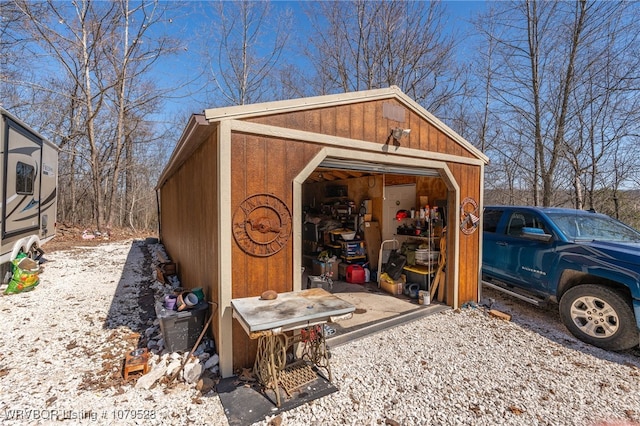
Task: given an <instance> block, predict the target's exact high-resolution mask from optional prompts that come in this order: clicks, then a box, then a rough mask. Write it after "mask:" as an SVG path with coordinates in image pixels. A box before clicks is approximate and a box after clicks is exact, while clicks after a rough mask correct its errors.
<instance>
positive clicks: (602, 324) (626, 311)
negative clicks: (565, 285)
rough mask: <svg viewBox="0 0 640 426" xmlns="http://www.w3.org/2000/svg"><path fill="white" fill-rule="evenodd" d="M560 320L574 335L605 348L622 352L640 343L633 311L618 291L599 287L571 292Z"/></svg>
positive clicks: (563, 302)
mask: <svg viewBox="0 0 640 426" xmlns="http://www.w3.org/2000/svg"><path fill="white" fill-rule="evenodd" d="M560 317H561V318H562V322H563V323H564V325H565V326H566V327H567V328H568V329H569V331H570V332H571V334H573V335H574V336H576V337H577V338H578V339H580V340H582V341H584V342H587V343H590V344H592V345H594V346H597V347H599V348H602V349H606V350H611V351H622V350H626V349H631V348H633V347H634V346H636V345H637V344H638V329H637V327H636V320H635V317H634V315H633V310H632V308H631V305H630V304H629V302H628V301H627V299H626V298H625V297H624V296H623V295H622V294H621V293H620V292H618V291H615V290H612V289H610V288H607V287H602V286H599V285H595V284H584V285H579V286H576V287H573V288H570V289H569V290H567V292H566V293H565V294H564V295H563V296H562V299H560Z"/></svg>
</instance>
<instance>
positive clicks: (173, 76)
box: [156, 0, 488, 115]
mask: <svg viewBox="0 0 640 426" xmlns="http://www.w3.org/2000/svg"><path fill="white" fill-rule="evenodd" d="M208 3H209V2H206V1H192V2H189V3H188V4H187V7H185V8H182V9H180V10H177V11H174V12H172V16H170V17H169V16H168V17H166V19H165V27H164V31H168V32H169V33H171V34H172V35H173V36H176V37H179V38H181V39H182V41H183V43H184V45H183V48H182V49H181V53H180V54H179V55H178V56H173V57H170V58H167V59H164V60H163V61H162V62H161V63H160V64H159V66H158V68H157V73H156V79H157V82H158V83H159V84H160V85H161V86H164V87H172V86H175V85H179V84H183V83H184V82H187V81H189V80H191V79H192V78H193V76H194V75H197V74H198V72H201V71H202V60H201V56H200V54H201V49H202V48H203V45H204V42H205V40H203V38H202V34H203V33H204V29H203V28H205V27H206V26H207V21H206V19H207V18H206V13H205V12H203V10H202V9H203V8H207V6H210V5H209V4H208ZM303 4H304V2H296V1H272V5H273V6H275V7H276V8H290V9H291V10H293V12H294V13H295V18H296V22H297V26H299V27H301V28H304V27H305V23H304V22H305V20H306V18H305V16H304V13H303V12H302V6H303ZM443 4H444V6H445V7H446V9H447V11H448V12H449V14H450V15H449V16H450V17H449V25H450V26H451V28H452V29H455V30H456V31H458V32H459V33H463V34H464V33H466V32H467V31H468V30H469V29H470V25H469V24H468V22H469V20H470V19H471V18H472V17H473V16H474V15H476V14H477V13H478V12H481V11H482V10H484V9H485V8H486V6H487V4H488V2H485V1H466V0H464V1H463V0H461V1H454V0H451V1H445V2H443ZM208 13H212V12H208ZM169 19H170V22H169ZM462 40H464V41H465V42H468V41H469V38H468V37H462ZM459 48H460V50H461V51H464V50H466V46H464V45H461V46H459ZM201 82H202V81H201ZM191 87H192V88H193V87H194V86H191ZM212 106H213V105H207V104H206V101H205V100H204V99H203V98H202V96H200V95H199V94H198V93H196V94H194V95H193V96H188V97H185V98H182V99H174V100H172V101H168V104H167V105H166V106H165V108H164V113H165V114H167V113H168V114H170V115H172V114H175V113H185V114H186V113H195V112H201V111H202V110H203V109H205V108H210V107H212ZM160 115H162V114H160Z"/></svg>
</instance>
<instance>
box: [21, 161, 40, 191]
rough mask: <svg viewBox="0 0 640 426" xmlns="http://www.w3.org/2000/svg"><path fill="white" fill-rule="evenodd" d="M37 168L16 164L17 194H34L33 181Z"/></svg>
mask: <svg viewBox="0 0 640 426" xmlns="http://www.w3.org/2000/svg"><path fill="white" fill-rule="evenodd" d="M35 171H36V169H35V167H33V166H30V165H29V164H25V163H22V162H20V161H18V163H17V164H16V193H17V194H20V195H31V194H33V179H34V177H35Z"/></svg>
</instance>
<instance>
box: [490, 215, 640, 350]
mask: <svg viewBox="0 0 640 426" xmlns="http://www.w3.org/2000/svg"><path fill="white" fill-rule="evenodd" d="M483 224H484V225H483V231H484V232H483V250H482V251H483V255H482V284H483V285H484V286H487V287H491V288H494V289H497V290H500V291H503V292H506V293H509V294H511V295H512V296H515V297H518V298H520V299H523V300H526V301H528V302H531V303H534V304H542V303H547V302H553V303H557V304H558V307H559V311H560V317H561V319H562V322H563V323H564V324H565V326H566V327H567V328H568V329H569V331H570V332H571V333H572V334H573V335H574V336H576V337H577V338H578V339H580V340H583V341H585V342H587V343H590V344H592V345H594V346H598V347H601V348H604V349H608V350H615V351H620V350H626V349H630V348H633V347H634V346H636V345H638V343H639V342H640V233H639V232H638V231H636V230H634V229H633V228H630V227H628V226H626V225H624V224H623V223H621V222H619V221H617V220H614V219H612V218H610V217H609V216H606V215H603V214H598V213H595V212H590V211H583V210H573V209H560V208H546V207H517V206H491V207H486V208H485V209H484V215H483Z"/></svg>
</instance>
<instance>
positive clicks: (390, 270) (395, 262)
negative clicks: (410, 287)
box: [384, 250, 407, 281]
mask: <svg viewBox="0 0 640 426" xmlns="http://www.w3.org/2000/svg"><path fill="white" fill-rule="evenodd" d="M406 264H407V257H406V256H405V255H403V254H400V253H399V252H398V251H397V250H391V253H389V260H388V261H387V265H386V266H385V268H384V272H386V273H387V275H389V276H390V277H391V279H393V280H394V281H395V280H397V279H399V278H400V275H402V268H404V265H406Z"/></svg>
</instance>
